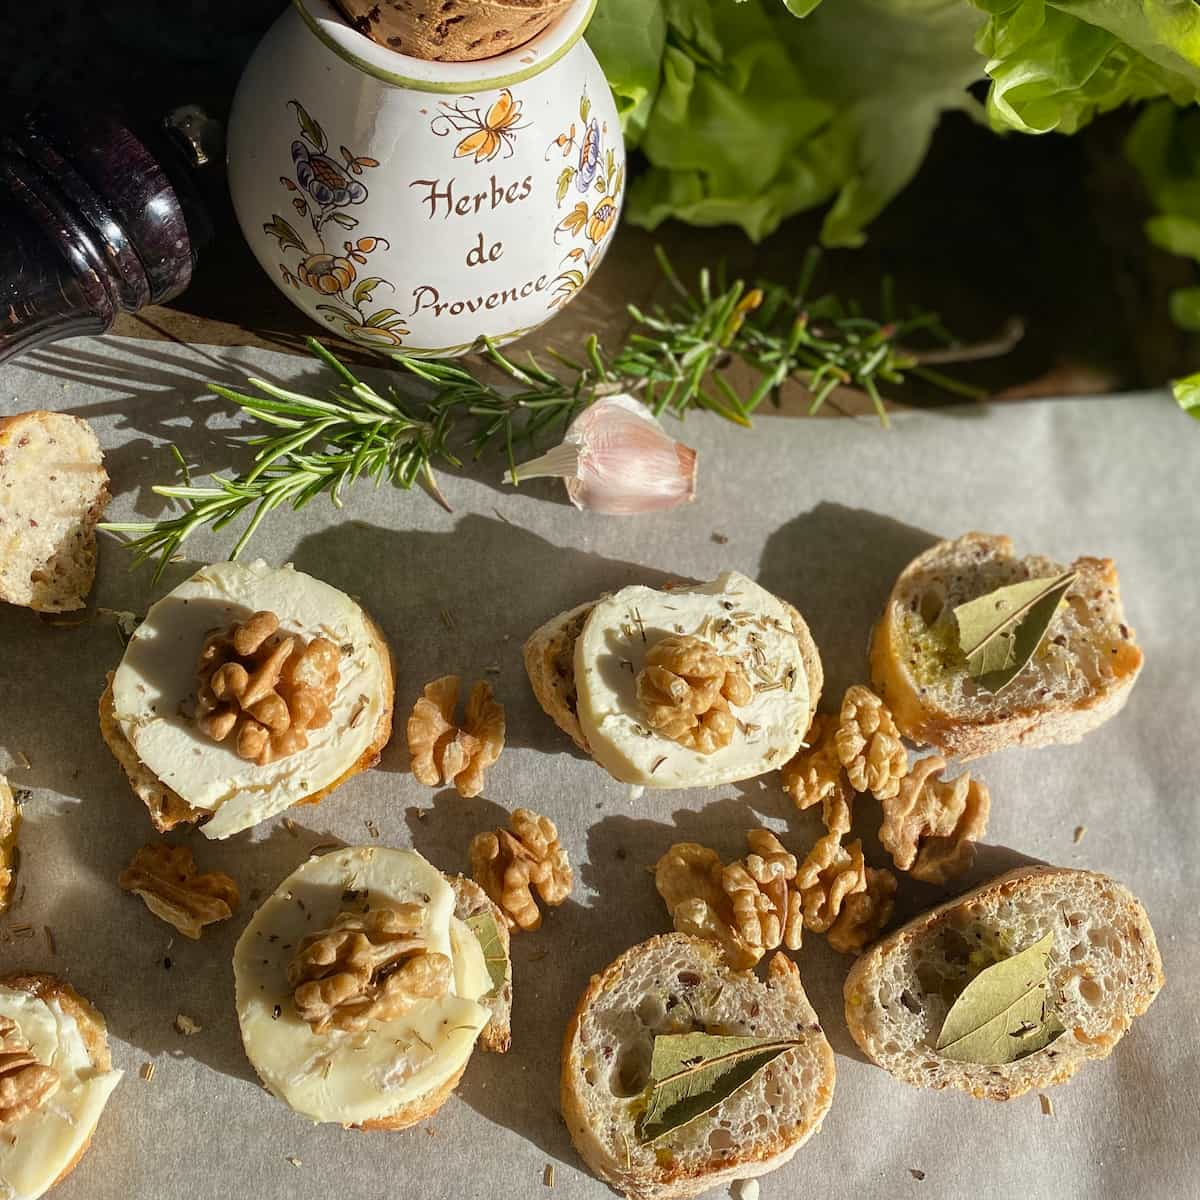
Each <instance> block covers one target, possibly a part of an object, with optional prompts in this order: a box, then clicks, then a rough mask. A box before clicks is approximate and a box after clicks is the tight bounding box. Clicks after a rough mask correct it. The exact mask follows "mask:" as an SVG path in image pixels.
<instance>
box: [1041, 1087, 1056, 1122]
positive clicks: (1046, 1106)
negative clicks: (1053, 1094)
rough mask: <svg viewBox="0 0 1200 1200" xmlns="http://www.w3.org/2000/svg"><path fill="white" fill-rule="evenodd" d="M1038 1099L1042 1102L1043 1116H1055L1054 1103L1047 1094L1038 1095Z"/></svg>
mask: <svg viewBox="0 0 1200 1200" xmlns="http://www.w3.org/2000/svg"><path fill="white" fill-rule="evenodd" d="M1038 1099H1039V1100H1040V1101H1041V1102H1042V1116H1043V1117H1052V1116H1054V1101H1053V1100H1051V1099H1050V1097H1049V1096H1047V1095H1046V1094H1045V1092H1042V1093H1040V1094H1039V1095H1038Z"/></svg>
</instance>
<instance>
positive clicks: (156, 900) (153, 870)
mask: <svg viewBox="0 0 1200 1200" xmlns="http://www.w3.org/2000/svg"><path fill="white" fill-rule="evenodd" d="M117 883H119V884H120V886H121V887H122V888H123V889H124V890H125V891H127V892H132V893H133V894H134V895H135V896H140V897H141V898H142V900H143V901H144V903H145V905H146V907H147V908H148V909H149V910H150V911H151V912H152V913H153V914H154V915H155V916H156V917H160V918H161V919H162V920H164V921H166V922H167V923H168V924H170V925H174V926H175V928H176V929H178V930H179V932H180V933H182V934H183V935H184V937H190V938H198V937H199V936H200V934H201V932H202V931H203V929H204V926H205V925H211V924H213V923H214V922H215V921H226V920H228V919H229V918H230V917H231V916H233V910H234V909H235V908H236V907H237V905H238V899H239V897H238V888H237V884H236V883H234V881H233V880H232V879H230V878H229V876H228V875H225V874H224V873H222V872H220V871H213V872H209V873H207V874H204V875H201V874H199V873H198V872H197V870H196V862H195V859H193V857H192V852H191V851H190V850H189V849H188V848H187V847H186V846H168V845H167V844H166V843H165V842H158V843H153V842H152V843H150V844H149V845H146V846H143V847H142V848H141V849H140V850H139V851H138V852H137V853H136V854H135V855H134V856H133V860H132V862H130V864H129V866H127V867H126V868H125V870H123V871H122V872H121V874H120V875H119V876H118V877H117Z"/></svg>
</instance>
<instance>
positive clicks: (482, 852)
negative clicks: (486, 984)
mask: <svg viewBox="0 0 1200 1200" xmlns="http://www.w3.org/2000/svg"><path fill="white" fill-rule="evenodd" d="M509 823H510V824H511V826H512V832H511V833H510V832H509V831H508V830H507V829H497V830H496V832H495V833H478V834H476V835H475V837H474V838H472V839H471V845H470V848H469V851H468V854H469V857H470V860H471V874H472V875H473V876H474V878H475V881H476V882H477V883H478V884H479V885H480V886H481V887H482V888H483V890H484V891H485V892H487V894H488V895H489V896H490V897H491V898H492V900H494V901H495V903H496V904H497V905H499V907H500V909H501V910H502V911H503V913H504V916H505V918H506V919H507V921H508V927H509V928H510V929H524V930H533V929H537V928H538V927H539V926H540V925H541V923H542V912H541V909H540V908H538V906H537V901H535V900H534V898H533V889H534V888H536V889H537V893H538V895H539V896H540V897H541V898H542V900H543V902H544V903H546V904H550V905H557V904H561V903H562V902H563V901H564V900H565V899H566V898H567V896H569V895H570V893H571V887H572V886H573V884H574V882H575V876H574V872H573V871H572V870H571V864H570V863H569V862H568V861H567V851H566V849H565V847H563V846H562V845H560V844H559V840H558V830H557V829H556V828H555V826H554V822H553V821H551V820H550V818H549V817H542V816H539V815H538V814H537V813H535V812H533V811H532V810H530V809H528V808H518V809H517V810H516V811H515V812H514V813H513V814H512V817H511V818H510V819H509Z"/></svg>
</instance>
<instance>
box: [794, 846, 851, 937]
mask: <svg viewBox="0 0 1200 1200" xmlns="http://www.w3.org/2000/svg"><path fill="white" fill-rule="evenodd" d="M796 887H797V888H799V889H800V895H801V902H802V905H803V910H804V928H805V929H811V930H812V931H813V932H814V933H827V932H828V931H829V929H830V927H831V926H832V925H833V923H834V921H835V920H836V919H837V916H838V914H839V913H840V912H841V911H842V905H843V903H844V902H845V900H846V898H847V897H848V896H852V895H854V894H856V893H857V892H862V891H865V890H866V887H867V865H866V863H865V862H864V861H863V852H862V842H861V841H859V840H858V839H857V838H856V839H855V840H854V841H853V842H851V843H850V844H849V845H848V846H843V845H842V842H841V836H840V835H839V834H836V833H830V834H826V836H825V837H823V838H820V839H818V841H817V842H816V843H815V844H814V846H813V848H812V849H811V850H810V851H809V852H808V855H807V857H806V858H805V859H804V861H803V862H802V863H801V864H800V867H799V870H797V872H796Z"/></svg>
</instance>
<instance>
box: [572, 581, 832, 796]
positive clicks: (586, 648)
mask: <svg viewBox="0 0 1200 1200" xmlns="http://www.w3.org/2000/svg"><path fill="white" fill-rule="evenodd" d="M671 634H692V635H695V636H697V637H701V638H703V639H704V640H705V641H707V642H710V643H711V644H712V645H713V646H715V647H716V649H717V650H718V651H719V652H720V653H721V654H723V655H726V656H728V657H730V658H732V659H734V660H735V661H737V662H738V663H740V664H741V666H742V668H743V669H744V670H745V672H746V677H747V679H748V680H749V681H750V685H751V687H752V689H753V693H754V694H753V696H752V697H751V699H750V702H749V703H748V704H745V705H732V706H731V708H730V711H731V712H732V713H733V715H734V717H735V718H736V719H737V729H736V732H735V733H734V735H733V740H732V741H731V742H730V743H729V745H728V746H724V747H722V748H721V749H719V750H716V751H714V752H713V753H712V754H701V753H700V752H699V751H697V750H691V749H689V748H687V747H686V746H682V745H680V743H679V742H677V741H675V740H674V739H673V738H669V737H665V736H663V735H662V734H660V733H656V732H654V731H653V730H651V729H649V728H648V727H647V726H646V725H645V724H644V723H643V720H644V717H643V712H642V707H641V703H640V702H639V700H638V697H637V676H638V673H639V672H640V671H641V670H642V667H643V665H644V663H645V658H646V654H647V652H648V651H649V650H650V648H651V647H652V646H653V645H654V644H655V643H656V642H658V641H659V640H661V639H662V638H664V637H667V636H668V635H671ZM575 686H576V690H577V692H578V696H579V700H578V712H579V724H580V726H581V727H582V729H583V733H584V737H585V738H586V739H587V744H588V747H589V749H590V750H591V752H592V757H593V758H595V760H596V761H597V762H598V763H599V764H600V765H601V766H602V767H604V769H605V770H606V771H608V772H609V774H610V775H613V776H614V777H615V778H617V779H619V780H621V781H622V782H623V783H630V784H635V785H637V786H639V787H648V788H685V787H712V786H714V785H716V784H721V783H730V782H733V781H734V780H738V779H750V778H753V777H754V776H756V775H762V774H763V773H764V772H766V771H770V770H772V769H773V768H775V767H779V766H782V765H783V764H784V763H785V762H787V760H788V759H789V758H791V757H792V755H794V754H795V753H796V751H797V750H798V749H799V748H800V745H801V742H802V740H803V737H804V733H805V731H806V730H807V728H808V722H809V715H810V698H809V690H808V676H807V675H806V673H805V670H804V662H803V659H802V657H801V654H800V641H799V638H798V637H797V636H796V632H795V629H794V627H793V625H792V610H791V609H790V608H789V606H788V605H786V604H784V603H783V601H782V600H780V599H778V597H776V596H773V595H772V594H771V593H770V592H768V591H767V590H766V589H765V588H762V587H759V585H758V584H757V583H755V582H754V580H752V579H749V578H747V577H746V576H745V575H742V574H739V573H738V572H737V571H727V572H726V573H725V574H724V575H722V576H721V577H720V578H719V579H716V580H714V581H713V582H712V583H705V584H696V585H694V586H691V587H686V588H685V587H681V588H678V589H676V590H672V591H658V590H656V589H654V588H650V587H643V586H641V585H636V586H633V587H627V588H623V589H622V590H621V591H619V592H617V593H615V594H614V595H612V596H609V597H606V598H605V599H603V600H601V601H600V602H599V603H597V604H596V606H595V607H594V608H593V609H592V612H591V615H590V616H589V617H588V619H587V621H586V623H585V624H584V627H583V631H582V633H581V634H580V636H579V639H578V640H577V641H576V643H575Z"/></svg>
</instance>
